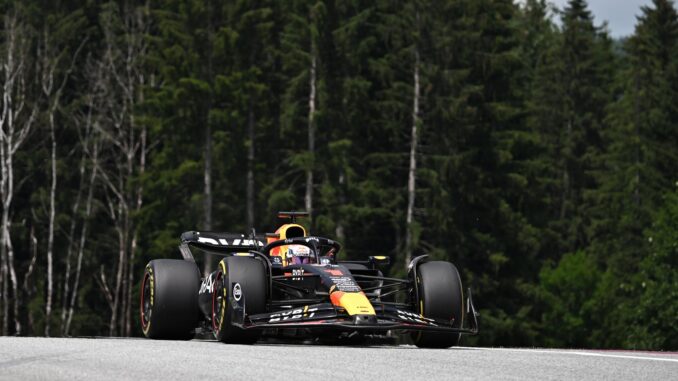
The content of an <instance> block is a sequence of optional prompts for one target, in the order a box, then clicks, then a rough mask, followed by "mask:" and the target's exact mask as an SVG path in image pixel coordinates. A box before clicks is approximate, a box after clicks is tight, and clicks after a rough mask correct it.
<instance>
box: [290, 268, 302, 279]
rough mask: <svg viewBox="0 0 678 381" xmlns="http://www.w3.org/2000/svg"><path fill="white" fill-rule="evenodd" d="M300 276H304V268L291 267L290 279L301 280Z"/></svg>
mask: <svg viewBox="0 0 678 381" xmlns="http://www.w3.org/2000/svg"><path fill="white" fill-rule="evenodd" d="M295 276H296V277H295ZM302 276H304V269H292V277H293V278H292V280H302V279H303V278H300V277H302Z"/></svg>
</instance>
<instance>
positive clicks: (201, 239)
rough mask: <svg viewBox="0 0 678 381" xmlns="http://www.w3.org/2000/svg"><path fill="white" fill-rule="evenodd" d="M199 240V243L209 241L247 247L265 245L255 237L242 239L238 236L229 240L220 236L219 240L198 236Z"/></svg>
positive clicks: (221, 244) (223, 244)
mask: <svg viewBox="0 0 678 381" xmlns="http://www.w3.org/2000/svg"><path fill="white" fill-rule="evenodd" d="M198 242H199V243H208V244H210V245H214V246H247V247H256V246H264V243H263V242H261V241H257V240H254V239H241V238H236V239H234V240H232V241H231V242H229V241H228V240H226V239H224V238H219V239H218V240H217V239H215V238H209V237H198Z"/></svg>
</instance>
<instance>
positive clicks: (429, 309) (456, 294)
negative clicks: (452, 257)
mask: <svg viewBox="0 0 678 381" xmlns="http://www.w3.org/2000/svg"><path fill="white" fill-rule="evenodd" d="M415 281H416V282H417V288H418V289H419V297H418V300H419V303H418V304H419V305H418V306H416V307H415V309H416V310H418V311H419V313H420V314H422V315H423V316H424V317H427V318H431V319H440V320H445V321H448V322H452V326H453V327H455V328H461V326H462V323H463V320H464V315H463V314H464V305H463V300H464V297H463V294H462V286H461V278H460V277H459V272H458V271H457V268H456V267H455V266H454V265H453V264H452V263H450V262H444V261H432V262H426V263H423V264H421V265H419V266H418V267H417V274H416V279H415ZM460 337H461V334H459V333H448V332H421V331H420V332H413V333H412V340H413V341H414V344H415V345H416V346H418V347H421V348H449V347H452V346H455V345H458V344H459V339H460Z"/></svg>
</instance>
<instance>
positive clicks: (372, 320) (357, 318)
mask: <svg viewBox="0 0 678 381" xmlns="http://www.w3.org/2000/svg"><path fill="white" fill-rule="evenodd" d="M353 324H355V325H372V324H377V317H376V316H375V315H362V314H360V315H354V316H353Z"/></svg>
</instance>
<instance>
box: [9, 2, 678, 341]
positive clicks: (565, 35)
mask: <svg viewBox="0 0 678 381" xmlns="http://www.w3.org/2000/svg"><path fill="white" fill-rule="evenodd" d="M14 3H16V4H14ZM1 9H2V10H3V14H7V15H13V14H14V13H13V12H16V13H17V14H19V15H21V18H20V20H21V22H22V23H24V24H25V25H23V26H22V28H23V29H22V30H23V31H25V37H26V43H27V47H29V48H30V49H27V53H26V54H28V57H29V59H30V60H29V62H35V63H36V64H35V65H33V64H31V65H28V66H27V68H28V67H29V66H30V71H31V73H33V71H35V75H31V76H29V77H30V78H31V80H27V82H26V84H27V86H26V87H25V89H24V91H25V94H26V95H25V96H26V99H27V101H28V103H27V105H28V104H30V106H31V107H37V109H38V110H39V111H40V112H39V113H38V116H37V118H36V127H35V129H34V131H33V133H32V134H31V135H30V136H29V138H28V141H27V143H26V146H25V147H24V148H21V149H20V150H19V151H18V152H17V153H16V156H15V160H14V165H15V178H16V179H17V180H16V187H17V188H16V193H15V195H14V201H13V206H12V209H11V213H10V214H11V216H12V225H11V233H12V244H13V248H14V250H15V255H16V264H15V265H16V268H17V272H18V274H19V280H22V279H23V277H24V276H27V275H26V274H28V268H29V266H30V264H31V260H32V256H33V253H34V252H35V253H37V254H36V262H35V265H34V268H33V273H32V274H31V275H30V276H28V281H27V284H29V285H33V286H30V287H27V288H26V289H25V290H22V291H21V292H20V295H19V297H20V298H22V300H21V301H22V303H21V304H22V306H23V307H21V309H20V313H19V315H20V316H19V320H21V322H22V323H23V325H24V327H25V330H24V331H23V333H24V334H39V333H41V332H43V330H44V325H45V324H47V323H48V322H46V321H45V320H46V314H45V311H44V300H45V298H46V292H47V290H46V281H45V280H44V272H45V269H46V261H45V260H44V257H45V252H46V241H47V238H46V237H47V228H46V226H47V220H48V218H49V202H50V185H51V183H50V170H51V169H50V168H51V161H50V159H51V156H50V154H51V145H50V143H49V138H48V136H49V134H48V128H49V117H48V113H47V112H46V110H47V108H46V106H47V105H49V104H50V102H52V98H49V97H47V96H45V95H44V91H43V88H42V87H43V85H44V84H43V83H42V79H41V78H42V77H41V74H42V73H44V71H42V70H43V69H44V68H43V67H42V65H43V63H42V61H41V60H40V59H38V58H39V57H38V55H39V54H41V53H42V52H43V51H44V50H43V49H44V48H45V41H43V39H44V38H47V37H46V36H49V38H50V39H51V41H52V47H53V48H54V50H56V51H57V55H56V57H61V61H59V64H58V65H56V67H55V69H54V70H55V73H56V74H57V76H56V77H57V78H62V77H63V75H64V74H65V73H67V72H68V70H69V68H70V66H71V65H73V67H72V71H71V77H70V79H69V80H68V81H67V82H66V84H65V86H64V88H63V94H62V97H61V101H60V104H59V106H58V107H57V109H56V113H55V121H56V129H57V142H58V148H57V163H56V165H57V172H58V175H59V181H58V192H57V194H56V209H57V210H56V230H55V245H54V246H55V248H58V249H57V250H55V274H58V275H57V276H56V278H58V279H57V280H56V283H55V284H56V285H57V287H56V289H57V291H58V292H57V293H55V294H54V296H55V306H58V307H59V308H62V306H63V305H64V303H65V304H66V305H68V304H69V301H68V300H67V299H68V298H65V297H64V296H63V295H65V293H64V292H63V291H64V290H63V287H64V286H63V285H64V284H65V283H64V282H65V277H66V274H68V275H69V276H70V281H69V282H70V283H69V284H70V285H72V284H73V277H74V276H75V273H76V270H75V263H76V262H75V259H76V254H77V252H78V248H79V245H80V243H79V242H80V236H79V234H80V232H82V231H84V232H85V233H84V239H85V241H84V242H85V244H84V247H83V254H84V255H83V261H82V270H81V275H82V277H81V283H80V285H79V286H78V290H79V291H78V297H77V299H76V302H75V315H74V317H73V321H72V329H71V333H73V334H75V335H101V334H107V333H108V332H109V321H110V316H108V315H109V313H110V310H111V308H112V305H111V304H110V303H109V302H107V300H106V296H105V295H106V291H105V284H104V282H108V284H109V286H111V285H113V283H114V280H112V279H110V274H113V273H114V271H115V270H116V269H118V268H120V267H119V266H120V262H119V261H120V259H119V256H118V255H119V253H120V252H121V250H122V252H123V253H125V254H127V256H124V258H129V260H131V261H132V262H131V263H126V264H125V265H124V266H127V267H125V268H128V269H131V275H132V276H131V280H132V282H133V283H136V282H137V281H138V279H137V278H138V276H139V274H141V270H142V268H143V266H144V264H145V263H146V262H147V261H148V260H151V259H154V258H164V257H176V256H177V255H178V253H177V249H176V246H177V243H178V236H179V234H181V232H182V231H186V230H196V229H203V228H204V227H205V225H206V224H207V223H208V222H207V215H208V213H207V212H208V211H211V214H212V221H211V228H212V229H214V230H224V231H235V232H244V231H245V230H246V229H247V228H248V225H249V221H248V220H247V218H248V216H247V214H248V212H249V209H250V208H249V205H252V206H253V210H252V212H253V214H254V225H255V227H256V229H257V231H259V232H262V231H270V230H272V229H274V228H275V226H276V224H277V223H278V221H277V220H276V218H275V212H277V211H278V210H282V209H302V208H303V205H304V201H305V200H304V196H305V192H306V179H307V174H308V173H309V172H310V173H312V174H313V183H312V191H313V216H312V219H311V220H310V221H308V225H309V229H310V230H311V231H312V232H313V233H314V234H318V235H326V236H330V237H333V238H336V239H338V240H340V241H342V243H343V245H344V248H345V252H343V253H342V254H341V255H342V256H343V258H350V259H359V258H363V257H365V256H367V255H374V254H382V255H384V254H385V255H390V256H391V257H392V262H393V263H394V265H393V266H392V267H391V268H390V269H388V271H387V272H388V274H389V275H393V276H403V275H405V271H406V270H405V269H406V266H405V265H406V264H405V263H404V262H405V251H406V248H405V245H406V242H405V234H407V232H408V231H410V234H411V238H412V243H411V246H412V247H411V249H412V250H413V254H414V255H419V254H424V253H425V254H429V255H430V256H431V257H432V258H435V259H440V260H449V261H452V262H454V263H455V264H456V266H457V267H458V268H459V270H460V273H461V275H462V278H463V281H464V284H465V286H470V287H472V288H473V289H474V296H475V300H476V303H477V306H478V307H479V308H480V310H481V313H482V316H481V335H480V336H479V337H477V338H474V339H472V340H471V341H470V343H472V344H481V345H530V346H534V345H544V346H563V347H586V346H593V347H626V348H652V349H656V348H661V349H667V350H668V349H676V348H678V339H677V338H676V336H675V334H674V331H675V329H674V327H675V326H676V325H677V324H678V322H676V316H678V313H677V310H676V309H677V308H678V304H677V302H676V300H678V298H677V297H676V289H678V287H677V286H676V281H677V279H676V277H677V275H676V270H675V268H676V267H677V266H676V263H675V260H676V257H677V253H676V245H675V242H676V236H675V232H676V228H677V227H676V226H675V223H676V220H678V201H677V199H678V196H677V195H676V194H675V181H676V180H677V179H678V172H677V171H678V166H676V164H675V163H676V162H678V132H677V131H678V130H677V129H676V128H675V127H676V125H678V108H677V106H676V105H678V56H677V54H678V51H677V49H678V15H677V14H676V10H675V7H674V4H673V3H672V2H671V1H668V0H653V2H652V3H651V4H650V5H648V6H644V7H642V8H641V10H642V13H641V15H640V17H639V18H638V24H637V26H636V30H635V33H634V35H633V36H630V37H629V38H628V39H626V40H623V41H621V40H620V41H612V40H611V39H610V38H609V37H608V36H607V32H606V31H605V29H604V28H601V27H598V26H596V25H595V24H594V22H593V16H592V14H591V12H590V11H589V10H588V7H587V4H586V1H585V0H570V1H569V2H568V3H567V5H566V6H565V7H564V9H562V10H557V11H556V10H555V9H554V8H553V6H552V5H550V4H549V2H548V1H545V0H526V1H522V2H514V1H510V0H454V1H442V2H440V1H430V0H416V1H407V2H400V1H391V0H376V1H372V2H346V1H337V0H312V1H304V0H294V1H288V2H279V1H272V0H257V1H245V0H238V1H231V2H219V1H216V0H208V1H197V0H189V1H176V0H162V1H159V2H152V3H149V5H148V7H146V6H142V7H141V8H137V7H136V5H134V4H130V3H129V2H120V1H109V2H104V3H97V2H94V3H93V2H86V3H77V2H58V3H50V4H42V3H38V2H36V1H24V2H4V3H3V4H2V6H1ZM556 15H557V16H558V17H560V19H561V22H560V23H555V22H554V21H553V20H552V19H553V17H555V16H556ZM141 20H145V21H147V23H146V24H143V26H144V27H143V28H141V29H134V27H139V26H140V25H141V24H137V23H138V22H141ZM0 28H3V29H2V33H0V47H2V49H1V50H2V51H4V49H5V47H6V46H7V39H6V37H5V36H6V30H5V29H4V28H5V26H4V24H3V26H2V27H0ZM81 44H82V50H81V52H80V53H79V55H78V57H77V59H75V60H71V58H70V57H72V54H73V53H74V52H75V51H76V50H77V49H78V47H79V46H81ZM141 46H143V47H144V48H143V49H142V50H140V51H139V52H138V53H137V54H136V55H135V56H133V57H126V56H125V52H128V51H132V50H133V49H132V50H127V49H126V48H130V47H137V48H138V47H141ZM113 47H118V49H113ZM122 48H125V49H122ZM2 60H4V55H0V63H2V62H3V61H2ZM314 65H315V66H314ZM128 67H129V70H130V71H125V70H127V68H128ZM123 68H124V70H123ZM114 69H117V70H114ZM312 69H314V70H315V72H314V75H315V81H314V82H313V85H315V104H314V107H315V113H314V115H313V119H312V120H309V111H310V105H309V101H310V97H311V87H312V86H311V80H312V78H313V75H312V74H313V70H312ZM415 70H417V71H418V74H419V81H420V90H419V99H418V100H419V103H418V104H419V113H418V115H416V118H415V117H414V115H413V105H414V101H415V98H414V97H415V86H414V76H415ZM123 73H124V74H125V75H121V74H123ZM127 75H130V76H132V77H134V78H138V79H139V82H138V83H137V85H138V86H137V87H135V89H134V91H133V92H131V93H130V92H126V89H127V88H126V87H125V86H124V84H125V78H123V77H125V76H127ZM0 77H4V76H0ZM22 117H23V116H22ZM415 119H416V123H417V125H416V127H417V131H418V135H417V137H418V145H417V147H416V148H417V154H416V155H415V157H414V158H415V159H416V164H417V169H416V172H415V174H416V181H415V186H416V191H415V196H416V197H415V205H414V206H415V208H414V213H413V216H414V217H413V218H414V221H413V222H412V224H411V226H410V227H409V228H410V229H409V230H408V226H407V224H406V221H405V220H406V209H407V204H408V190H407V188H408V174H409V159H410V156H409V155H410V148H411V147H410V138H411V136H410V134H411V130H412V124H413V123H415ZM309 126H311V127H312V132H313V134H309ZM126 128H129V131H131V134H132V135H133V136H141V132H142V131H145V134H146V135H144V136H145V137H146V139H147V140H146V141H147V146H146V151H145V152H146V155H145V156H144V157H145V161H144V162H143V166H144V167H143V170H141V166H142V163H141V160H140V156H139V155H138V154H139V152H140V150H141V143H140V142H139V141H134V140H133V139H128V140H125V139H118V140H115V139H112V138H111V136H103V135H102V134H104V132H106V133H108V134H109V135H110V134H111V133H112V132H116V133H118V132H120V131H127V130H126ZM134 134H136V135H134ZM310 135H314V141H313V142H312V143H313V144H309V143H310V142H309V140H308V139H309V136H310ZM130 136H131V135H130ZM104 142H105V143H104ZM128 143H129V144H132V146H133V147H134V149H133V150H132V152H133V153H132V156H134V159H133V160H132V161H131V162H129V163H126V162H125V160H124V159H125V158H124V157H123V156H124V155H121V154H119V153H120V152H123V151H122V148H124V146H125V145H126V144H128ZM310 146H313V151H312V152H311V150H310V148H309V147H310ZM94 148H98V149H99V151H98V153H99V156H98V161H97V162H96V164H95V160H94V157H93V149H94ZM251 155H253V157H252V156H251ZM126 166H131V170H130V171H129V172H125V170H126V169H127V167H126ZM210 168H211V170H210ZM92 171H94V172H92ZM208 172H209V173H211V178H210V179H211V188H210V189H209V190H210V191H211V195H212V203H211V206H210V205H209V203H208V202H207V197H208V192H206V190H207V188H206V185H205V184H206V176H205V174H206V173H208ZM92 173H95V174H96V175H97V176H96V178H95V181H94V183H93V186H92V187H91V188H90V187H89V179H90V177H89V176H90V175H91V174H92ZM120 173H126V175H125V176H120ZM104 175H106V176H108V177H105V176H104ZM113 183H115V184H123V185H121V189H122V191H121V193H123V194H124V195H123V197H122V198H123V202H122V203H119V202H118V201H116V200H118V199H117V198H116V197H117V195H116V194H114V193H115V192H113V190H112V189H113V188H115V187H112V186H111V184H113ZM250 186H253V191H254V194H253V195H252V196H248V189H250ZM90 189H91V191H92V200H93V201H92V203H91V210H89V211H87V208H86V207H85V200H86V197H87V194H88V190H90ZM137 191H138V192H140V194H141V195H142V197H141V199H140V200H141V205H140V206H139V210H136V209H137V207H136V205H137V204H136V202H137V198H136V195H137V193H136V192H137ZM125 208H128V209H130V208H131V211H130V213H129V220H126V221H125V223H124V224H116V221H121V220H120V216H121V215H123V214H124V210H125ZM125 224H126V225H125ZM85 227H86V229H85ZM123 230H125V233H121V232H122V231H123ZM126 234H127V235H129V236H127V238H129V240H128V241H126V243H122V244H121V243H120V242H121V241H124V238H125V237H126ZM33 236H34V237H35V240H36V241H37V243H34V240H33ZM120 237H122V239H121V238H120ZM132 237H136V238H137V239H136V240H135V241H134V244H132ZM132 245H136V246H135V247H134V249H133V248H132ZM132 250H136V251H135V255H134V257H133V258H132V256H131V255H129V254H130V253H131V252H132ZM69 253H70V254H69ZM128 265H129V266H128ZM69 266H70V267H69ZM107 274H108V275H107ZM104 275H107V276H109V278H108V279H105V280H102V277H104ZM2 279H8V278H2ZM125 279H129V278H125ZM0 282H4V280H2V281H0ZM0 286H2V285H0ZM122 288H123V289H124V288H125V286H122ZM131 290H132V292H129V293H127V295H131V297H132V298H136V294H137V293H138V290H137V287H136V286H135V285H133V286H132V288H131ZM115 292H117V291H115ZM123 292H125V290H121V291H120V295H122V293H123ZM8 298H9V299H12V298H13V296H12V295H10V296H8ZM11 302H12V300H9V303H10V304H11ZM132 308H134V307H132ZM55 311H56V310H55ZM59 312H61V311H58V312H55V313H54V314H53V318H52V321H51V323H50V324H51V327H52V331H53V332H59V329H60V327H61V325H62V324H61V318H60V314H59ZM2 313H4V310H3V311H0V315H1V314H2ZM119 315H120V316H123V314H122V313H120V314H119ZM132 315H135V313H134V311H132V312H131V314H130V316H132ZM9 316H10V320H11V319H12V318H13V317H14V315H13V312H11V311H10V312H9ZM118 324H120V325H124V324H123V323H118ZM130 324H131V328H132V332H133V334H138V333H139V332H138V329H137V330H136V331H134V329H135V328H134V327H135V324H137V323H136V322H135V320H134V319H133V318H132V321H131V323H130ZM12 329H13V328H12ZM10 331H11V329H10ZM8 333H11V332H9V331H8Z"/></svg>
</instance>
